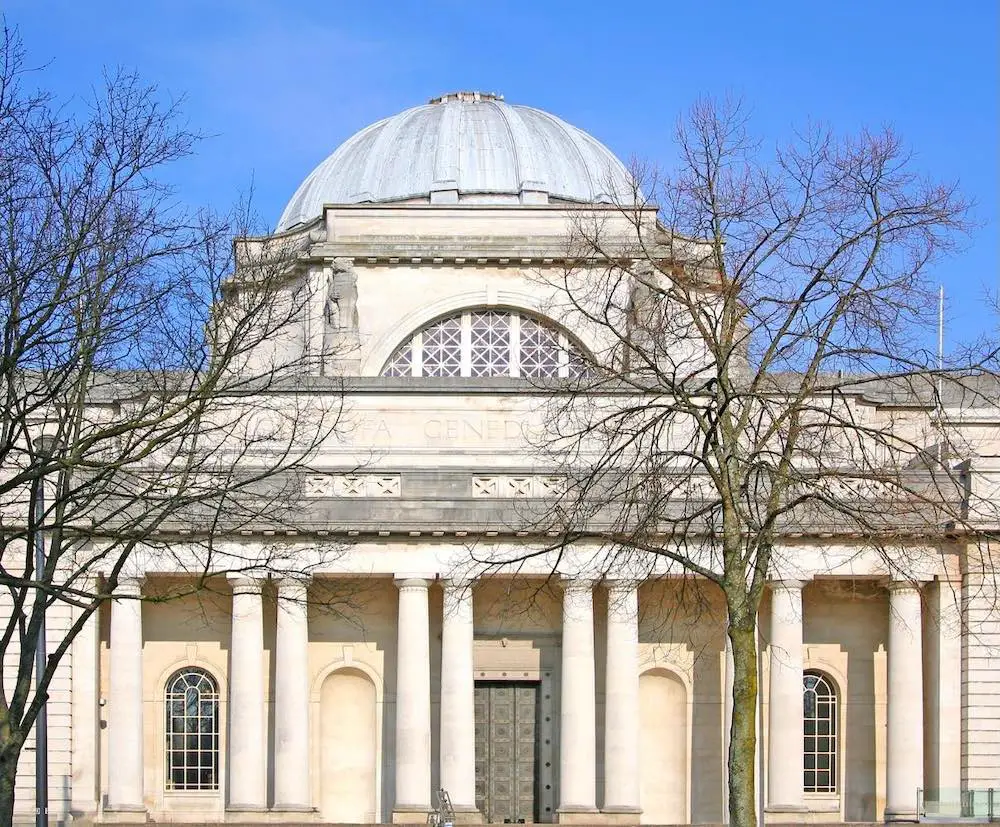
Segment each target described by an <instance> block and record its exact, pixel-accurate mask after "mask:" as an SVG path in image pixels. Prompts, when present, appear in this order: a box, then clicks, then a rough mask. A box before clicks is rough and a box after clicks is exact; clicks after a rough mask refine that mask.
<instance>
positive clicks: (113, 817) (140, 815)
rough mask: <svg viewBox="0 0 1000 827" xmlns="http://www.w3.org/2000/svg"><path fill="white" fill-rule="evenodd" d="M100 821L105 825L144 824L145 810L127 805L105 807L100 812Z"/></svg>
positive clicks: (141, 807) (139, 806)
mask: <svg viewBox="0 0 1000 827" xmlns="http://www.w3.org/2000/svg"><path fill="white" fill-rule="evenodd" d="M100 820H101V821H102V822H104V823H105V824H145V823H146V808H145V807H144V806H141V805H136V806H129V805H127V804H119V805H118V806H116V807H105V808H104V809H103V810H102V811H101V815H100Z"/></svg>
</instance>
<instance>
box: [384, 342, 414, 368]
mask: <svg viewBox="0 0 1000 827" xmlns="http://www.w3.org/2000/svg"><path fill="white" fill-rule="evenodd" d="M412 365H413V340H412V339H411V340H410V341H409V342H406V343H405V344H403V345H400V347H399V348H398V349H397V350H396V352H395V353H393V354H392V356H390V357H389V361H388V362H386V364H385V367H384V368H383V369H382V375H383V376H411V375H412V373H413V367H412Z"/></svg>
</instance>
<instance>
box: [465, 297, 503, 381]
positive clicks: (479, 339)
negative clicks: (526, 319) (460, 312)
mask: <svg viewBox="0 0 1000 827" xmlns="http://www.w3.org/2000/svg"><path fill="white" fill-rule="evenodd" d="M470 341H471V347H472V350H471V353H470V363H471V365H472V375H473V376H509V375H510V314H509V313H498V312H496V311H493V310H490V311H487V312H485V313H473V314H472V318H471V340H470Z"/></svg>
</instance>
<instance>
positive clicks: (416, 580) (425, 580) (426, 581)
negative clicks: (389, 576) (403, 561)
mask: <svg viewBox="0 0 1000 827" xmlns="http://www.w3.org/2000/svg"><path fill="white" fill-rule="evenodd" d="M433 581H434V576H433V575H428V574H397V575H396V576H395V577H394V578H393V580H392V582H393V583H394V584H395V586H396V588H397V589H399V590H400V591H402V590H403V589H427V588H429V587H430V585H431V583H432V582H433Z"/></svg>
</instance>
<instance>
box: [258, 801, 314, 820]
mask: <svg viewBox="0 0 1000 827" xmlns="http://www.w3.org/2000/svg"><path fill="white" fill-rule="evenodd" d="M270 812H271V813H273V814H274V815H278V816H280V815H284V814H285V813H287V814H288V815H296V816H299V817H300V820H302V821H315V820H316V819H317V818H318V817H319V811H318V810H317V809H316V808H315V807H312V806H310V805H309V804H275V805H274V806H273V807H272V808H271V810H270Z"/></svg>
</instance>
